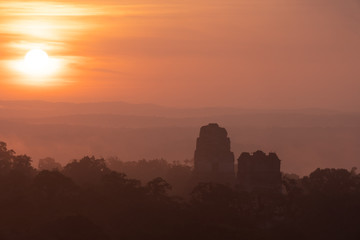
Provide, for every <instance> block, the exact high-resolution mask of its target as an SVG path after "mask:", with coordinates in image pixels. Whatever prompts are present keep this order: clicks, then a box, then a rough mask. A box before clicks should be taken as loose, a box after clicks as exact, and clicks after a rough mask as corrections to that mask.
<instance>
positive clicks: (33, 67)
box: [23, 49, 51, 75]
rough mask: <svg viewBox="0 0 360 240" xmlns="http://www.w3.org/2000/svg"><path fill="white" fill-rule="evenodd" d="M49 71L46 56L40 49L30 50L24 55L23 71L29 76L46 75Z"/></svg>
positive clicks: (49, 66)
mask: <svg viewBox="0 0 360 240" xmlns="http://www.w3.org/2000/svg"><path fill="white" fill-rule="evenodd" d="M50 69H51V63H50V58H49V56H48V54H47V53H46V52H45V51H43V50H41V49H31V50H30V51H28V52H27V53H26V55H25V59H24V62H23V70H24V72H26V73H27V74H30V75H46V74H47V73H49V70H50Z"/></svg>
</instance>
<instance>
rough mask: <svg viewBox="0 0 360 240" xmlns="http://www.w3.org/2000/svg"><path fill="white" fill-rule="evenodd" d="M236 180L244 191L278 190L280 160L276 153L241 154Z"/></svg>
mask: <svg viewBox="0 0 360 240" xmlns="http://www.w3.org/2000/svg"><path fill="white" fill-rule="evenodd" d="M237 179H238V184H239V186H240V187H241V188H242V189H244V190H250V191H263V190H280V188H281V173H280V159H279V158H278V156H277V155H276V153H269V154H268V155H266V154H265V153H264V152H262V151H256V152H254V153H253V154H250V153H248V152H243V153H242V154H241V155H240V157H239V158H238V172H237Z"/></svg>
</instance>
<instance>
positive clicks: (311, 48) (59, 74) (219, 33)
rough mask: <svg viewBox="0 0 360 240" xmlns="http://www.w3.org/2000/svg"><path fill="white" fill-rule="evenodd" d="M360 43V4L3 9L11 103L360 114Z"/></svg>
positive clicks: (252, 1) (6, 96) (3, 80)
mask: <svg viewBox="0 0 360 240" xmlns="http://www.w3.org/2000/svg"><path fill="white" fill-rule="evenodd" d="M359 43H360V1H359V0H191V1H190V0H181V1H180V0H146V1H145V0H143V1H141V0H133V1H125V0H124V1H107V0H90V1H56V0H55V1H51V2H50V1H1V2H0V100H34V99H36V100H46V101H65V102H98V101H99V102H102V101H125V102H130V103H153V104H159V105H166V106H174V107H200V106H229V107H241V108H258V109H279V108H286V109H289V108H290V109H293V108H295V109H296V108H326V109H338V110H347V111H357V110H358V109H359V108H360V94H359V92H360V44H359ZM31 49H42V50H43V51H45V52H46V53H47V54H48V56H49V59H50V60H49V61H51V63H52V65H51V71H50V70H49V71H50V72H49V73H46V74H44V75H36V76H34V75H32V74H29V73H28V72H26V71H23V70H22V69H21V67H19V66H22V65H21V64H23V62H24V57H25V55H26V54H27V53H28V51H30V50H31ZM49 66H50V65H47V67H49Z"/></svg>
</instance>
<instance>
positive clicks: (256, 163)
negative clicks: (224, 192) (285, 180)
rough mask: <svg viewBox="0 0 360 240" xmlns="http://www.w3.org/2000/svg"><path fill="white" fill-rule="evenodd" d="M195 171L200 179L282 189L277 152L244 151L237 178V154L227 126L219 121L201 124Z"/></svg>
mask: <svg viewBox="0 0 360 240" xmlns="http://www.w3.org/2000/svg"><path fill="white" fill-rule="evenodd" d="M194 174H195V177H196V179H197V180H198V181H204V182H205V181H207V182H218V183H226V184H231V185H236V186H238V187H239V188H241V189H243V190H247V191H264V190H265V191H267V190H274V191H280V189H281V173H280V159H279V158H278V156H277V155H276V153H269V154H268V155H267V154H265V153H264V152H262V151H256V152H254V153H253V154H250V153H247V152H244V153H242V154H241V155H240V157H239V158H238V167H237V177H236V178H235V170H234V153H233V152H231V150H230V138H229V137H228V134H227V131H226V130H225V128H222V127H219V125H218V124H216V123H210V124H208V125H206V126H203V127H201V129H200V136H199V137H198V139H197V141H196V150H195V156H194Z"/></svg>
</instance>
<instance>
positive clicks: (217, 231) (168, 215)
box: [0, 143, 360, 240]
mask: <svg viewBox="0 0 360 240" xmlns="http://www.w3.org/2000/svg"><path fill="white" fill-rule="evenodd" d="M0 162H1V172H0V173H1V174H0V193H1V194H0V239H1V240H22V239H39V240H51V239H54V240H68V239H76V240H81V239H86V240H92V239H94V240H98V239H99V240H100V239H101V240H108V239H109V240H110V239H114V240H115V239H116V240H117V239H179V240H180V239H182V240H183V239H207V240H213V239H221V240H223V239H256V240H258V239H277V240H279V239H328V240H332V239H358V236H359V234H360V230H359V227H358V226H359V224H360V220H359V216H360V175H359V174H357V173H356V171H355V169H353V170H351V171H348V170H345V169H316V170H315V171H314V172H312V173H311V174H310V175H309V176H305V177H302V178H299V177H296V176H293V175H288V174H284V175H283V178H282V181H283V193H279V192H274V191H268V192H266V191H263V192H245V191H243V190H241V189H239V188H237V186H234V185H223V184H219V183H214V182H204V183H199V184H197V185H196V186H195V187H194V188H193V189H192V191H191V194H190V195H189V196H184V198H185V199H181V198H179V197H175V196H174V195H173V192H171V191H170V190H171V188H172V186H171V184H170V183H169V182H168V181H167V180H166V179H165V178H162V177H161V176H157V177H155V178H153V179H152V180H150V181H147V182H144V183H145V184H141V182H140V181H139V180H137V179H134V178H133V177H128V176H127V175H126V174H124V173H120V172H116V171H111V170H109V168H108V167H107V166H106V163H105V161H104V159H97V158H95V157H84V158H82V159H80V160H74V161H72V162H71V163H69V164H68V165H66V166H65V167H64V169H63V170H62V171H49V170H44V171H39V172H36V171H35V170H34V169H33V168H32V167H31V159H30V158H29V157H28V156H26V155H20V156H18V155H16V154H15V152H14V151H12V150H8V149H7V146H6V144H4V143H0ZM132 164H135V165H136V164H137V163H132ZM154 164H155V165H157V164H159V165H162V164H165V163H164V162H162V161H160V162H156V163H154ZM141 165H143V166H151V165H152V163H151V161H150V162H148V161H143V162H140V163H139V166H141ZM179 165H180V166H179ZM123 166H125V165H123ZM169 166H170V167H169ZM123 169H124V170H125V168H123ZM144 169H145V167H144V168H143V171H145V170H144ZM164 169H166V171H164V172H171V171H173V174H176V173H179V174H178V175H176V176H185V175H186V176H187V174H188V172H187V171H188V169H187V166H185V165H181V164H169V165H166V167H165V168H164ZM124 172H126V171H124ZM180 172H181V173H180ZM190 173H191V172H190ZM188 177H189V178H191V175H189V176H188ZM185 179H186V178H185ZM175 180H176V179H175ZM181 180H182V179H178V181H181Z"/></svg>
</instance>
